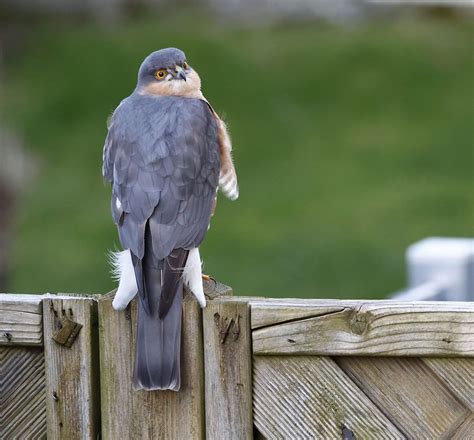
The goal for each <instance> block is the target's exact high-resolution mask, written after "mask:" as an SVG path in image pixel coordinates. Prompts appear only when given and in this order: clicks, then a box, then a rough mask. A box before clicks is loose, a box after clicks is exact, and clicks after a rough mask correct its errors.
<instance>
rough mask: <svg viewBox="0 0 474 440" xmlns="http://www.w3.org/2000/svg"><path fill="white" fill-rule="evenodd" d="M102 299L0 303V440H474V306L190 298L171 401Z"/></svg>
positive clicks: (2, 298) (124, 319)
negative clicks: (143, 380) (138, 360)
mask: <svg viewBox="0 0 474 440" xmlns="http://www.w3.org/2000/svg"><path fill="white" fill-rule="evenodd" d="M224 290H225V289H224ZM214 296H215V295H214ZM111 299H112V296H111V295H105V296H72V295H61V296H59V295H58V296H53V295H45V296H35V295H0V366H1V369H0V439H2V440H7V439H39V438H46V437H47V438H48V439H68V440H69V439H71V440H73V439H97V438H98V437H99V436H101V437H102V438H104V439H112V440H115V439H179V440H181V439H203V438H207V439H212V440H214V439H219V440H220V439H223V440H226V439H251V438H254V437H255V438H257V439H262V438H268V439H310V438H315V439H324V440H325V439H330V440H331V439H358V440H360V439H364V440H365V439H384V440H385V439H422V440H428V439H458V440H468V439H472V438H474V434H473V433H474V415H473V414H474V413H473V411H474V304H472V303H454V302H449V303H447V302H444V303H441V302H419V303H416V302H415V303H408V302H395V301H333V300H293V299H288V300H281V299H265V298H244V297H232V296H216V297H215V298H214V299H212V300H210V301H209V303H208V306H207V308H206V309H205V310H204V311H201V310H200V309H199V307H198V306H197V304H196V303H195V302H194V301H193V300H190V299H189V300H187V301H185V303H184V306H183V307H184V325H183V343H182V350H183V359H182V364H183V368H182V375H183V377H182V389H181V391H180V392H179V393H174V392H159V391H156V392H145V391H133V390H132V385H131V375H132V365H133V353H134V338H135V335H134V333H135V324H136V304H135V303H134V304H132V307H130V308H129V309H127V310H126V311H124V312H120V313H119V312H116V311H114V310H113V309H112V306H111Z"/></svg>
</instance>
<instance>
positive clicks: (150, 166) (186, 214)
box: [103, 94, 220, 260]
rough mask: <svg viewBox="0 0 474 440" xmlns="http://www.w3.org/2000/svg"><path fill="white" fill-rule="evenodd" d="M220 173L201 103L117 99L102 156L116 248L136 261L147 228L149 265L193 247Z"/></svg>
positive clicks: (210, 122) (212, 130)
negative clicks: (119, 246)
mask: <svg viewBox="0 0 474 440" xmlns="http://www.w3.org/2000/svg"><path fill="white" fill-rule="evenodd" d="M219 168H220V157H219V144H218V139H217V125H216V121H215V118H214V116H213V114H212V112H211V110H210V108H209V106H208V104H207V103H206V102H204V101H201V100H199V99H190V98H179V97H150V96H142V95H137V94H133V95H131V96H130V97H129V98H127V99H125V100H124V101H122V103H121V104H120V106H119V107H118V108H117V110H116V111H115V112H114V114H113V116H112V118H111V123H110V127H109V132H108V135H107V139H106V141H105V145H104V157H103V175H104V177H105V179H107V180H108V181H110V182H111V183H112V187H113V189H112V194H113V195H112V213H113V218H114V221H115V223H116V224H117V227H118V229H119V236H120V241H121V243H122V245H123V246H124V247H125V248H129V249H131V251H132V253H133V254H134V255H135V256H136V257H137V258H140V259H141V258H143V256H144V252H145V245H144V240H145V238H144V237H145V230H146V225H147V224H149V226H150V232H151V241H152V246H151V247H152V252H153V257H154V258H155V259H156V260H162V259H163V258H165V257H167V256H169V255H170V254H171V253H172V251H173V250H174V249H177V248H183V249H191V248H193V247H196V246H198V245H199V244H200V243H201V241H202V240H203V238H204V235H205V233H206V231H207V229H208V225H209V221H210V217H211V211H212V203H213V198H214V195H215V191H216V188H217V185H218V180H219ZM117 200H118V201H119V206H120V208H118V207H117V206H118V205H117Z"/></svg>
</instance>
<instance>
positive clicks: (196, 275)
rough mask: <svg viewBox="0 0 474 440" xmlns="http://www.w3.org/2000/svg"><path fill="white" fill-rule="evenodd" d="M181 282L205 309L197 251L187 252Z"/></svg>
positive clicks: (196, 249)
mask: <svg viewBox="0 0 474 440" xmlns="http://www.w3.org/2000/svg"><path fill="white" fill-rule="evenodd" d="M183 280H184V282H185V284H186V285H187V286H188V287H189V290H191V292H192V294H193V295H194V296H195V297H196V299H197V301H198V303H199V305H200V306H201V307H203V308H204V307H206V297H205V296H204V289H203V287H202V271H201V257H200V256H199V249H198V248H194V249H191V250H190V251H189V255H188V260H187V261H186V266H184V271H183Z"/></svg>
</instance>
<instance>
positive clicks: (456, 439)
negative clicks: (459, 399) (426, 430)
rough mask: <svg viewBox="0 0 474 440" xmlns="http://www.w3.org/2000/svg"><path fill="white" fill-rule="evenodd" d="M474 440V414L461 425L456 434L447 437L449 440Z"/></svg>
mask: <svg viewBox="0 0 474 440" xmlns="http://www.w3.org/2000/svg"><path fill="white" fill-rule="evenodd" d="M473 438H474V413H471V414H470V415H469V417H467V418H466V420H465V421H464V422H463V423H462V425H461V426H460V427H459V428H458V429H457V430H456V432H455V433H454V434H453V435H452V437H449V439H450V440H471V439H473Z"/></svg>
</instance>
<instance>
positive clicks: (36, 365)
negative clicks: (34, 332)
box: [0, 347, 46, 440]
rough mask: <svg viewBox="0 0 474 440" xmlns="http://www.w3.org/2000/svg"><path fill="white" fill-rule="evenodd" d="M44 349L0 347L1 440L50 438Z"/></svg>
mask: <svg viewBox="0 0 474 440" xmlns="http://www.w3.org/2000/svg"><path fill="white" fill-rule="evenodd" d="M45 393H46V387H45V369H44V354H43V350H42V348H41V347H0V409H1V412H0V439H5V440H6V439H32V440H33V439H34V440H37V439H44V438H46V404H45V397H46V396H45Z"/></svg>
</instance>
